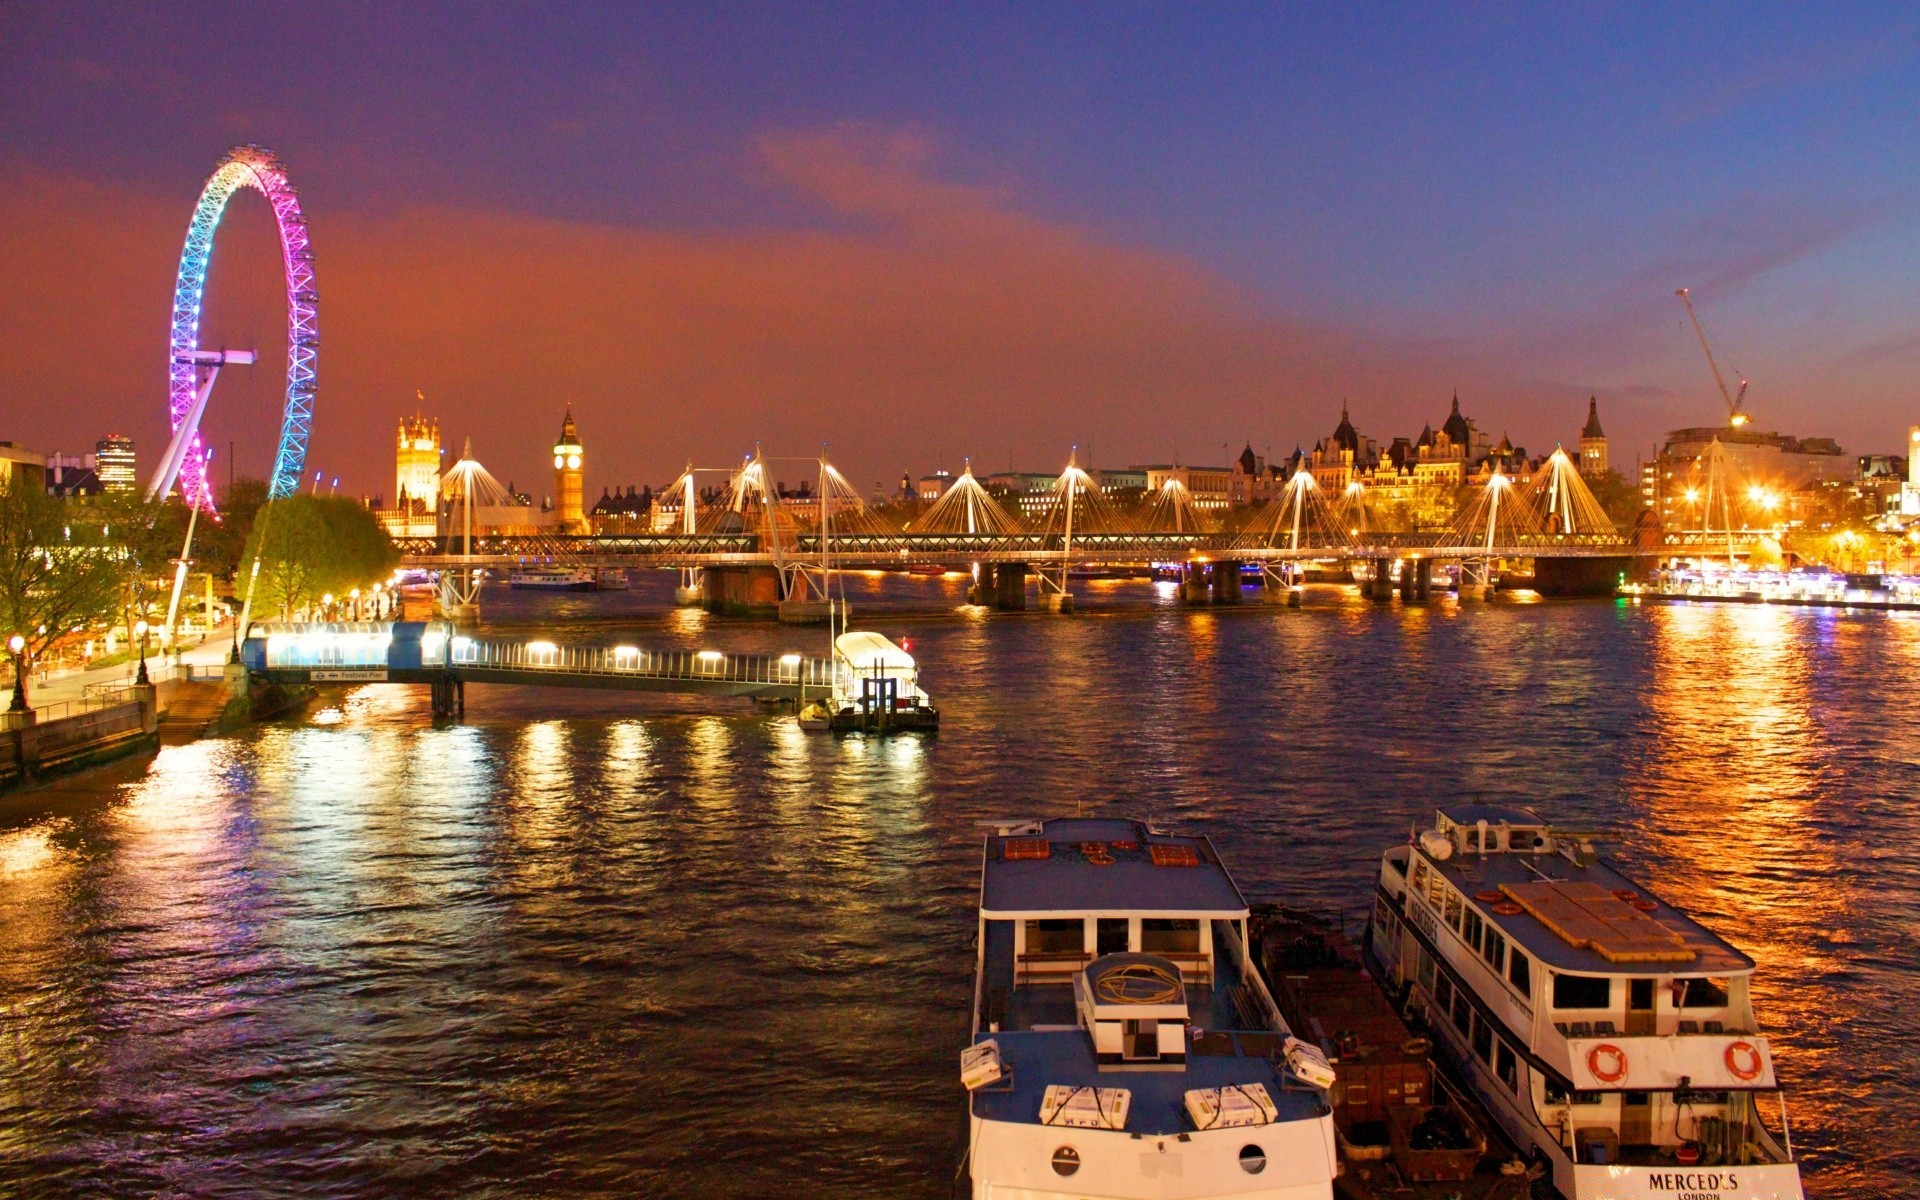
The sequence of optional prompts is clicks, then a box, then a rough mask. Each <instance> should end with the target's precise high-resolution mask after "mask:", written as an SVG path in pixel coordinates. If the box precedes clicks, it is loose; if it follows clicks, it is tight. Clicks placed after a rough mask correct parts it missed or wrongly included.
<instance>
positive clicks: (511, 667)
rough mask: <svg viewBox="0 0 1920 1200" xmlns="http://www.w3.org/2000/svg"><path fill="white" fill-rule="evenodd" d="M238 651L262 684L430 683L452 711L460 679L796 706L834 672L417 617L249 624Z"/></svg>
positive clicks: (826, 662)
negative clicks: (477, 632)
mask: <svg viewBox="0 0 1920 1200" xmlns="http://www.w3.org/2000/svg"><path fill="white" fill-rule="evenodd" d="M241 654H242V659H243V661H244V662H245V663H246V666H247V670H248V674H249V675H250V676H252V677H253V678H255V679H259V680H262V681H263V682H270V683H280V684H307V683H418V684H430V685H433V686H435V687H436V688H437V689H439V688H451V689H453V690H452V691H450V692H449V698H448V703H450V704H453V705H455V706H457V704H458V700H457V698H456V696H457V690H458V689H459V688H460V687H462V686H463V685H465V684H467V683H494V684H530V685H535V686H541V687H575V688H583V687H584V688H615V689H621V690H625V691H639V692H677V693H683V694H691V695H706V696H746V697H752V698H756V699H768V700H794V701H802V700H805V699H807V698H808V697H809V696H819V695H823V694H825V693H826V692H828V691H830V690H831V689H832V687H833V684H834V671H835V664H834V662H833V660H832V659H828V658H817V657H809V656H807V655H803V654H729V653H725V652H723V651H720V650H695V651H687V650H664V651H663V650H643V649H641V648H640V647H638V646H560V645H557V644H555V643H553V642H550V641H546V640H544V639H536V640H531V641H495V640H481V639H477V638H471V637H467V636H464V635H461V634H457V633H454V632H452V631H451V630H450V629H449V628H448V627H447V626H445V625H441V624H437V623H435V624H429V623H426V622H419V621H394V622H385V621H382V622H339V623H333V624H318V625H256V626H254V627H253V629H252V630H251V631H250V632H249V635H248V637H247V641H246V645H245V647H244V648H243V650H242V652H241ZM435 703H436V708H438V707H440V706H441V701H440V696H439V695H438V694H436V698H435Z"/></svg>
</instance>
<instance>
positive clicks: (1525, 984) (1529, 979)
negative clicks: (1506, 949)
mask: <svg viewBox="0 0 1920 1200" xmlns="http://www.w3.org/2000/svg"><path fill="white" fill-rule="evenodd" d="M1507 982H1508V983H1511V984H1512V985H1513V986H1514V987H1515V988H1516V989H1517V990H1518V991H1519V992H1520V994H1521V995H1522V996H1525V997H1526V998H1527V999H1529V1000H1531V999H1533V976H1532V972H1531V970H1530V969H1529V968H1528V966H1527V956H1526V955H1524V954H1522V953H1520V951H1518V950H1515V951H1514V952H1513V953H1512V955H1510V956H1509V957H1508V958H1507Z"/></svg>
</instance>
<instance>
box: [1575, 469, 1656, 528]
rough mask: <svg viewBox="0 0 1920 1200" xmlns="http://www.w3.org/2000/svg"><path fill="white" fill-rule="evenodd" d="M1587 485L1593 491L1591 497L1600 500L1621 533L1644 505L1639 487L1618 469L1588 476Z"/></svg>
mask: <svg viewBox="0 0 1920 1200" xmlns="http://www.w3.org/2000/svg"><path fill="white" fill-rule="evenodd" d="M1587 486H1588V487H1589V488H1590V489H1592V491H1593V498H1594V499H1595V500H1598V501H1599V502H1600V507H1601V508H1602V509H1603V510H1604V511H1605V512H1606V514H1607V518H1608V519H1609V520H1611V521H1612V522H1613V524H1614V528H1616V529H1618V530H1620V531H1621V532H1622V533H1624V532H1626V531H1627V530H1629V529H1632V528H1633V523H1634V521H1635V519H1637V518H1638V517H1639V516H1640V510H1641V509H1642V508H1644V507H1646V502H1645V500H1644V499H1643V498H1642V497H1641V495H1640V489H1639V487H1637V486H1636V485H1635V484H1633V483H1630V482H1628V481H1627V479H1626V478H1625V477H1624V476H1622V475H1621V474H1620V472H1618V471H1607V472H1606V473H1604V474H1602V475H1599V476H1597V477H1596V476H1588V477H1587Z"/></svg>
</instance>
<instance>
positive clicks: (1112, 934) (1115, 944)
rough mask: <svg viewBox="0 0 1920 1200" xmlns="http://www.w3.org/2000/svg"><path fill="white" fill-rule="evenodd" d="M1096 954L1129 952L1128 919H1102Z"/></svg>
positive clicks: (1097, 937)
mask: <svg viewBox="0 0 1920 1200" xmlns="http://www.w3.org/2000/svg"><path fill="white" fill-rule="evenodd" d="M1095 941H1096V945H1095V948H1094V952H1095V953H1096V954H1124V953H1126V950H1127V919H1126V918H1125V917H1101V918H1100V925H1099V931H1098V934H1097V936H1096V939H1095Z"/></svg>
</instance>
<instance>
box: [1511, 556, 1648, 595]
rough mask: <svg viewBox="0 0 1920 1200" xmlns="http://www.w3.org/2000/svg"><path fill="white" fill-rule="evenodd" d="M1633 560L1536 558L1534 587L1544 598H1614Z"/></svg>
mask: <svg viewBox="0 0 1920 1200" xmlns="http://www.w3.org/2000/svg"><path fill="white" fill-rule="evenodd" d="M1632 570H1633V559H1631V558H1626V557H1621V558H1536V559H1534V560H1533V586H1534V590H1535V591H1538V592H1539V593H1540V594H1541V595H1542V596H1611V595H1613V593H1614V589H1615V588H1616V587H1618V586H1619V583H1620V577H1621V576H1622V575H1625V574H1627V573H1628V572H1630V571H1632Z"/></svg>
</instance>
